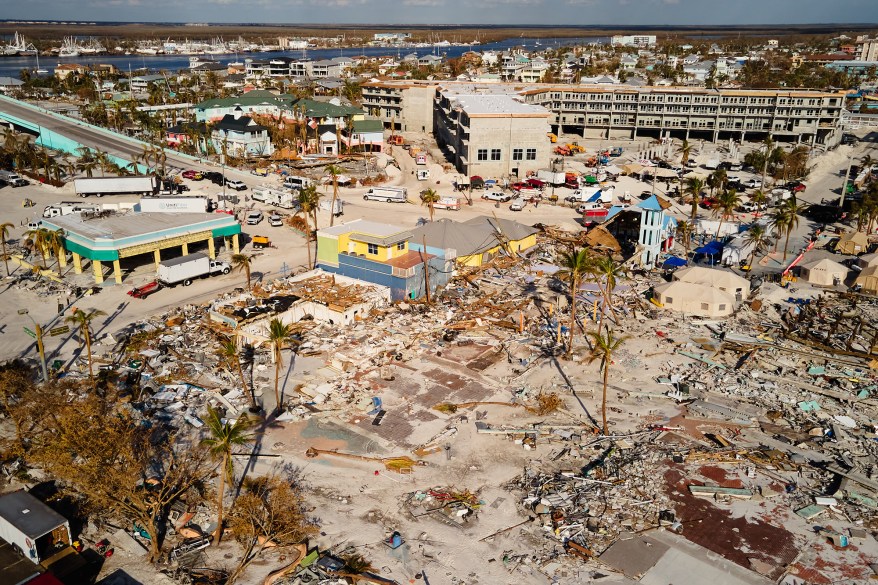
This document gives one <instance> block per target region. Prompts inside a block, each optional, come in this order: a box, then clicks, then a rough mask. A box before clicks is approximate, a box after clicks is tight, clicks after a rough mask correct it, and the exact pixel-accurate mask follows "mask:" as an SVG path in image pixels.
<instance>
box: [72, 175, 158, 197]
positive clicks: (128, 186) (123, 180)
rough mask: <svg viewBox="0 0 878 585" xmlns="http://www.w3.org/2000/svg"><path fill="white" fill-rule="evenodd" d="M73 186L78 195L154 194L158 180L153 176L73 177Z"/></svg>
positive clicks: (156, 190) (156, 191)
mask: <svg viewBox="0 0 878 585" xmlns="http://www.w3.org/2000/svg"><path fill="white" fill-rule="evenodd" d="M73 188H74V190H75V191H76V194H77V195H79V196H80V197H88V196H89V195H94V196H96V197H103V196H104V195H155V194H156V193H158V192H159V182H158V180H156V178H155V177H153V176H142V177H98V178H91V179H75V180H74V181H73Z"/></svg>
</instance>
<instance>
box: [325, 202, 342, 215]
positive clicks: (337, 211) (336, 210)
mask: <svg viewBox="0 0 878 585" xmlns="http://www.w3.org/2000/svg"><path fill="white" fill-rule="evenodd" d="M332 203H333V202H332V199H321V200H320V209H321V211H330V210H331V211H332V215H334V216H335V217H339V216H340V215H344V201H342V200H341V199H336V200H335V205H333V204H332Z"/></svg>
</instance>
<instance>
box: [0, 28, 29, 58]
mask: <svg viewBox="0 0 878 585" xmlns="http://www.w3.org/2000/svg"><path fill="white" fill-rule="evenodd" d="M3 54H4V55H7V56H10V57H11V56H14V55H36V54H37V48H36V47H35V46H34V45H33V44H32V43H29V42H27V39H25V38H24V36H22V35H21V34H19V32H18V31H16V32H15V36H14V37H13V38H12V42H11V43H9V44H8V45H6V46H5V47H3Z"/></svg>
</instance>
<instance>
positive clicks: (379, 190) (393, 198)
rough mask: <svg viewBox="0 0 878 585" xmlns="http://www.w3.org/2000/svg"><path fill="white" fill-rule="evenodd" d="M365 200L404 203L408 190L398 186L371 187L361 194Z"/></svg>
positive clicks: (406, 199)
mask: <svg viewBox="0 0 878 585" xmlns="http://www.w3.org/2000/svg"><path fill="white" fill-rule="evenodd" d="M363 199H365V200H366V201H370V200H371V201H386V202H387V203H406V202H407V201H408V190H407V189H403V188H399V187H372V188H371V189H369V190H368V191H366V194H365V195H363Z"/></svg>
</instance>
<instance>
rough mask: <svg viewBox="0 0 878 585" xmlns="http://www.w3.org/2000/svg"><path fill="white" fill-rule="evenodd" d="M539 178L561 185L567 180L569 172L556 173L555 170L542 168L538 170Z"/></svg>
mask: <svg viewBox="0 0 878 585" xmlns="http://www.w3.org/2000/svg"><path fill="white" fill-rule="evenodd" d="M537 179H539V180H541V181H543V182H545V183H548V184H549V185H555V186H556V187H561V186H563V185H564V184H565V183H566V182H567V173H564V172H561V173H556V172H555V171H550V170H548V169H540V170H538V171H537Z"/></svg>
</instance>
